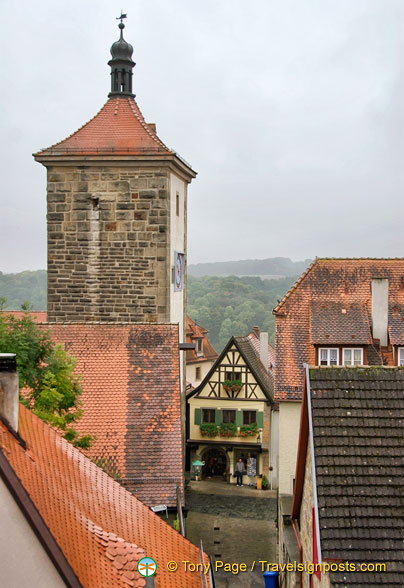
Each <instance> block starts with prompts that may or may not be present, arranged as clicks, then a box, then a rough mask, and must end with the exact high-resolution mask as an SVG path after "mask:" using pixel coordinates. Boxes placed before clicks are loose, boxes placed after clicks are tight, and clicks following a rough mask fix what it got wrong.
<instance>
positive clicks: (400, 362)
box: [398, 347, 404, 365]
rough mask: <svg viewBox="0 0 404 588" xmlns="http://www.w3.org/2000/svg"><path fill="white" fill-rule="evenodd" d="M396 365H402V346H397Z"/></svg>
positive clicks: (403, 348) (403, 358) (403, 351)
mask: <svg viewBox="0 0 404 588" xmlns="http://www.w3.org/2000/svg"><path fill="white" fill-rule="evenodd" d="M398 365H404V347H399V348H398Z"/></svg>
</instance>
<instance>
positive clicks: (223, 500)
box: [186, 479, 277, 588]
mask: <svg viewBox="0 0 404 588" xmlns="http://www.w3.org/2000/svg"><path fill="white" fill-rule="evenodd" d="M186 506H187V508H188V509H189V512H188V516H187V519H186V528H187V537H188V539H190V541H192V542H193V543H194V544H195V545H200V541H201V540H202V543H203V548H204V551H205V552H206V553H208V554H209V556H210V557H211V561H212V565H213V566H217V568H218V569H217V571H215V572H214V575H215V582H216V588H227V587H228V586H231V587H234V588H263V586H264V579H263V577H262V569H261V566H262V564H260V563H259V561H260V560H261V561H267V562H268V563H269V562H276V561H277V556H276V553H277V545H276V525H275V519H276V516H277V515H276V493H275V492H272V491H262V490H256V489H255V488H251V487H249V486H244V487H242V488H239V487H236V486H235V485H234V484H231V485H230V484H226V483H224V482H222V481H217V480H216V479H212V480H205V481H202V482H195V481H192V482H190V484H189V486H188V489H187V492H186ZM220 562H223V566H222V565H221V563H220ZM254 562H255V564H254ZM226 563H227V564H235V566H234V567H233V570H234V572H235V573H233V572H232V571H225V570H224V564H226ZM241 564H246V567H247V570H246V571H239V572H238V573H237V565H241ZM252 569H253V571H252Z"/></svg>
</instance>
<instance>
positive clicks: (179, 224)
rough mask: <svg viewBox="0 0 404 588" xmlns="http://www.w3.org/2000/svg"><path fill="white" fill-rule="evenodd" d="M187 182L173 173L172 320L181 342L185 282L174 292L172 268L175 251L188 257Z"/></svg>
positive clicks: (171, 187) (171, 186) (171, 180)
mask: <svg viewBox="0 0 404 588" xmlns="http://www.w3.org/2000/svg"><path fill="white" fill-rule="evenodd" d="M177 192H178V194H179V204H180V206H179V215H178V216H177V214H176V195H177ZM186 193H187V186H186V183H185V182H184V181H183V180H181V179H180V178H178V177H177V176H176V175H174V174H173V173H172V174H171V175H170V282H171V284H170V322H171V323H178V324H179V332H180V343H183V342H184V318H185V317H184V314H185V313H184V308H185V306H184V304H185V284H184V289H183V290H182V292H174V284H173V283H172V268H173V267H174V251H178V252H179V253H185V267H186V264H187V258H186V254H187V252H186V232H185V230H186V227H185V224H186Z"/></svg>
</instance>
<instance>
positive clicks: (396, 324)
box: [389, 304, 404, 346]
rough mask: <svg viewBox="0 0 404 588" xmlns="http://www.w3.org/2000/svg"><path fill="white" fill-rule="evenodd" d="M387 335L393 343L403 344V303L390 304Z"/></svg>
mask: <svg viewBox="0 0 404 588" xmlns="http://www.w3.org/2000/svg"><path fill="white" fill-rule="evenodd" d="M389 335H390V341H391V342H392V344H393V345H400V346H403V345H404V304H394V305H391V306H390V309H389Z"/></svg>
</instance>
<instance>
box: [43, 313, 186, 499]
mask: <svg viewBox="0 0 404 588" xmlns="http://www.w3.org/2000/svg"><path fill="white" fill-rule="evenodd" d="M46 327H49V328H50V329H51V331H52V338H53V340H54V341H56V342H57V343H62V344H63V345H64V347H65V349H66V351H68V352H69V353H70V354H71V355H73V356H74V357H75V358H76V359H77V364H76V372H77V373H79V374H81V375H82V377H83V381H82V385H83V395H82V402H83V408H84V414H83V417H82V418H81V420H80V421H79V423H78V425H77V429H78V431H79V432H80V433H82V434H85V433H91V434H92V435H95V440H94V442H93V444H92V446H91V449H90V450H89V451H88V455H89V456H90V457H91V458H93V459H96V460H97V463H103V464H105V465H106V466H107V467H108V468H109V469H111V470H112V471H113V472H114V473H115V474H117V475H118V476H120V478H119V479H120V481H121V482H122V483H123V484H124V485H125V486H126V487H128V489H130V491H131V492H133V493H134V494H135V495H136V496H137V497H138V498H140V499H141V500H142V501H143V502H145V503H146V504H147V505H148V506H153V505H157V504H162V503H164V504H167V505H168V506H175V504H176V486H180V487H181V488H182V486H183V468H182V450H181V409H180V373H179V348H178V327H177V325H155V324H153V325H152V324H148V325H135V324H123V325H122V324H121V325H119V324H118V325H117V324H59V323H58V324H49V325H46ZM98 460H99V461H98Z"/></svg>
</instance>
